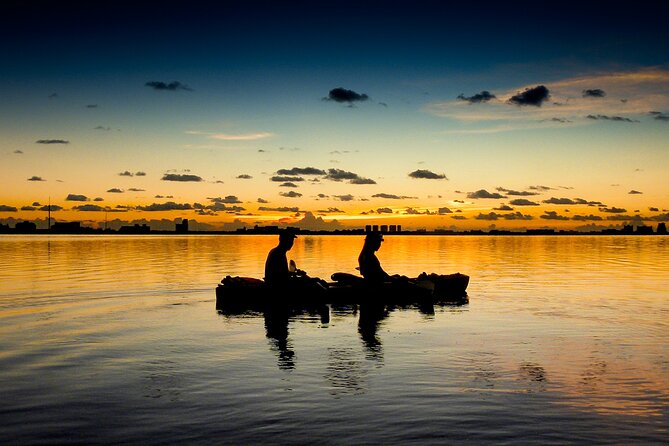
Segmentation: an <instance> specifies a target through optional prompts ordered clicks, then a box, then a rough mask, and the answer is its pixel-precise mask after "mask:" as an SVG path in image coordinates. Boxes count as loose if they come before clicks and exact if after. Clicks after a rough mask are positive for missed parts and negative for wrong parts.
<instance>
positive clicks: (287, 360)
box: [265, 311, 295, 369]
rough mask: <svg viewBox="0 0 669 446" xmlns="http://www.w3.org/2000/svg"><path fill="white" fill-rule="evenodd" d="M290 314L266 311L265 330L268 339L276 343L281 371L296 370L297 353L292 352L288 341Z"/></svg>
mask: <svg viewBox="0 0 669 446" xmlns="http://www.w3.org/2000/svg"><path fill="white" fill-rule="evenodd" d="M288 317H289V315H288V312H285V311H265V330H266V331H267V337H268V338H269V339H271V340H272V341H273V343H274V348H275V349H276V350H278V365H279V368H280V369H294V368H295V360H294V357H295V352H294V351H293V350H292V348H291V345H290V341H289V340H288Z"/></svg>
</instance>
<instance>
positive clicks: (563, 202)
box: [543, 197, 603, 206]
mask: <svg viewBox="0 0 669 446" xmlns="http://www.w3.org/2000/svg"><path fill="white" fill-rule="evenodd" d="M543 203H546V204H559V205H577V204H587V205H588V206H602V205H603V204H602V203H601V202H600V201H588V200H584V199H583V198H574V199H573V200H572V199H571V198H556V197H551V198H549V199H548V200H543Z"/></svg>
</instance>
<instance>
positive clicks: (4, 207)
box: [0, 204, 18, 212]
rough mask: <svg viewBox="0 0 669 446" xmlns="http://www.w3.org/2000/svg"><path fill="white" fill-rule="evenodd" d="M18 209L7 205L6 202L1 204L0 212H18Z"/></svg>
mask: <svg viewBox="0 0 669 446" xmlns="http://www.w3.org/2000/svg"><path fill="white" fill-rule="evenodd" d="M16 211H18V209H16V208H15V207H14V206H7V205H6V204H0V212H16Z"/></svg>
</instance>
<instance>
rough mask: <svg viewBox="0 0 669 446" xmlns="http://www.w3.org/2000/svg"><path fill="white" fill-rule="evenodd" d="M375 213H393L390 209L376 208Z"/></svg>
mask: <svg viewBox="0 0 669 446" xmlns="http://www.w3.org/2000/svg"><path fill="white" fill-rule="evenodd" d="M376 213H377V214H392V213H393V210H392V209H390V208H378V209H377V210H376Z"/></svg>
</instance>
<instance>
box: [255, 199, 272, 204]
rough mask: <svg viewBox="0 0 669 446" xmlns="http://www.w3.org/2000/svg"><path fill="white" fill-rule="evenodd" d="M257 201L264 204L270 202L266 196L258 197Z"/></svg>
mask: <svg viewBox="0 0 669 446" xmlns="http://www.w3.org/2000/svg"><path fill="white" fill-rule="evenodd" d="M256 201H257V202H258V203H262V204H267V203H269V201H267V200H265V199H264V198H258V199H257V200H256Z"/></svg>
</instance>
